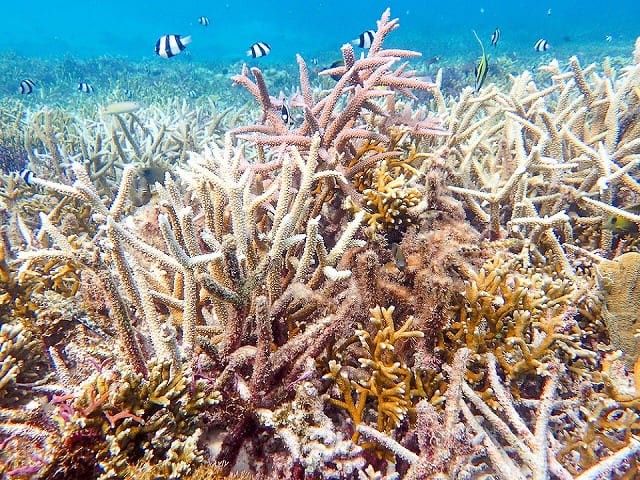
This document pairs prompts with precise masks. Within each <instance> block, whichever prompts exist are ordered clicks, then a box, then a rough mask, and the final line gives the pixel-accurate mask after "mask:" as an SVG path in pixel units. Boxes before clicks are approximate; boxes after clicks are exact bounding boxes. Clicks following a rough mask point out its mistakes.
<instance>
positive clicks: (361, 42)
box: [351, 30, 376, 48]
mask: <svg viewBox="0 0 640 480" xmlns="http://www.w3.org/2000/svg"><path fill="white" fill-rule="evenodd" d="M375 33H376V32H374V31H373V30H367V31H365V32H362V33H361V34H360V36H359V37H358V38H356V39H355V40H351V43H352V44H353V45H355V46H356V47H360V48H371V45H372V44H373V37H374V36H375Z"/></svg>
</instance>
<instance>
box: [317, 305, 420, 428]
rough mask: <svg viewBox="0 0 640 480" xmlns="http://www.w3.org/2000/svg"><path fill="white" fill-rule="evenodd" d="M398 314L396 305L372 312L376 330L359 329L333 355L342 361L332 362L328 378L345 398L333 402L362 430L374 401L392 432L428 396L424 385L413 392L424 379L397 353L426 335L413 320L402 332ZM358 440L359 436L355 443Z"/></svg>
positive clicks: (378, 418) (381, 425) (380, 421)
mask: <svg viewBox="0 0 640 480" xmlns="http://www.w3.org/2000/svg"><path fill="white" fill-rule="evenodd" d="M393 311H394V307H393V306H392V307H389V308H381V307H379V306H377V307H375V308H372V309H371V319H370V325H371V328H372V332H371V333H370V332H368V331H367V330H356V337H355V338H354V339H352V340H350V341H346V342H344V343H342V344H338V345H337V348H338V350H337V351H336V352H334V353H333V356H334V357H335V358H336V359H338V361H336V360H330V361H329V364H328V369H329V372H328V373H326V374H325V375H324V377H323V378H324V379H326V380H330V381H331V382H332V383H333V384H334V385H335V386H336V387H337V390H338V392H339V394H340V396H341V397H342V399H339V398H332V399H331V401H332V403H334V404H335V405H337V406H339V407H342V408H344V409H345V410H347V412H348V413H349V415H350V416H351V419H352V421H353V423H354V425H355V426H356V427H357V426H358V425H360V424H361V423H363V422H365V420H367V419H366V418H365V417H366V416H367V413H366V412H367V411H368V410H370V407H369V406H368V403H371V402H373V403H374V405H375V406H376V411H377V413H376V415H375V417H376V421H377V425H378V429H379V430H381V431H385V432H390V431H392V430H394V429H395V428H397V427H399V426H400V425H401V423H402V421H403V420H404V418H405V417H406V416H407V414H408V412H409V409H410V408H412V407H413V405H414V399H413V397H414V396H419V395H420V394H421V393H422V394H423V395H424V391H421V390H422V389H421V385H420V384H418V386H417V387H418V388H417V389H414V388H413V387H414V386H415V382H416V381H417V382H420V378H419V377H418V378H416V375H415V373H414V371H412V369H411V368H410V367H408V366H407V365H406V364H405V363H404V362H399V361H398V360H399V357H398V356H397V354H396V350H397V349H400V347H401V343H402V342H405V341H407V340H408V339H412V338H421V337H423V336H424V333H423V332H420V331H415V330H411V327H412V323H413V318H412V317H409V318H408V319H407V320H406V321H405V322H404V324H402V326H401V327H400V328H398V329H396V327H395V324H394V321H393ZM356 342H359V345H358V343H356ZM356 361H357V363H356ZM358 364H359V368H358V366H357V365H358ZM354 394H355V395H354ZM357 438H358V435H357V433H354V436H353V439H354V440H357Z"/></svg>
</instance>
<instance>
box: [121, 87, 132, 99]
mask: <svg viewBox="0 0 640 480" xmlns="http://www.w3.org/2000/svg"><path fill="white" fill-rule="evenodd" d="M122 95H124V96H125V97H126V98H131V97H133V92H132V91H131V90H129V89H128V88H124V89H123V90H122Z"/></svg>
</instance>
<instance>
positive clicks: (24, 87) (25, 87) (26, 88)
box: [20, 78, 36, 95]
mask: <svg viewBox="0 0 640 480" xmlns="http://www.w3.org/2000/svg"><path fill="white" fill-rule="evenodd" d="M35 88H36V84H35V82H34V81H33V80H30V79H28V78H25V79H24V80H22V81H21V82H20V93H21V94H22V95H29V94H30V93H31V92H33V91H34V90H35Z"/></svg>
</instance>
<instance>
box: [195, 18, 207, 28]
mask: <svg viewBox="0 0 640 480" xmlns="http://www.w3.org/2000/svg"><path fill="white" fill-rule="evenodd" d="M198 23H199V24H200V25H202V26H203V27H208V26H209V23H210V22H209V17H198Z"/></svg>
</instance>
